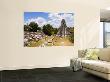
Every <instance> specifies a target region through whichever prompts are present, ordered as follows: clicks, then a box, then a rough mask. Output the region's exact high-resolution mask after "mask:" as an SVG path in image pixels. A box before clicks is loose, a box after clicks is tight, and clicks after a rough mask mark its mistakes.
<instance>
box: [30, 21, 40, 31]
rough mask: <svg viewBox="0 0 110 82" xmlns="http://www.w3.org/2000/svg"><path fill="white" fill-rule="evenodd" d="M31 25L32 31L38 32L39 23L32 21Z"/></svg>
mask: <svg viewBox="0 0 110 82" xmlns="http://www.w3.org/2000/svg"><path fill="white" fill-rule="evenodd" d="M29 26H30V27H31V28H30V31H31V32H37V30H39V27H38V24H37V23H35V22H30V24H29Z"/></svg>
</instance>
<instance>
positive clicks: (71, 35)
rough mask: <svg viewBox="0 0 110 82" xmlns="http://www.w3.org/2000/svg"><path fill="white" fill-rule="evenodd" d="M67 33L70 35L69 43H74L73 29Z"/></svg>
mask: <svg viewBox="0 0 110 82" xmlns="http://www.w3.org/2000/svg"><path fill="white" fill-rule="evenodd" d="M69 32H70V33H71V34H70V41H71V42H72V43H74V27H72V28H69Z"/></svg>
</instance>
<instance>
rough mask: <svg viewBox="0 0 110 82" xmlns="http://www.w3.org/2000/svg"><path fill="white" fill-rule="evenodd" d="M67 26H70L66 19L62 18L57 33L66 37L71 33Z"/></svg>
mask: <svg viewBox="0 0 110 82" xmlns="http://www.w3.org/2000/svg"><path fill="white" fill-rule="evenodd" d="M67 28H68V27H67V25H66V21H65V19H62V21H61V26H60V27H59V29H58V33H57V35H58V36H60V37H65V36H67V35H69V34H70V33H69V31H68V30H67Z"/></svg>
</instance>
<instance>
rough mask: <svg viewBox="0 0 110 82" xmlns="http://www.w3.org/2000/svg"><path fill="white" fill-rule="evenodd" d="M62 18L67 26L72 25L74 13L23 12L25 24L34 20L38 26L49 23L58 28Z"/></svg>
mask: <svg viewBox="0 0 110 82" xmlns="http://www.w3.org/2000/svg"><path fill="white" fill-rule="evenodd" d="M62 19H65V21H66V24H67V26H68V27H73V26H74V13H48V12H24V23H25V24H29V23H30V22H36V23H37V24H38V25H39V26H40V27H42V26H43V25H45V24H51V25H52V26H53V27H57V28H58V27H59V26H60V23H61V20H62Z"/></svg>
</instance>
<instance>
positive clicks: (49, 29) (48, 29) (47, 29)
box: [42, 24, 54, 36]
mask: <svg viewBox="0 0 110 82" xmlns="http://www.w3.org/2000/svg"><path fill="white" fill-rule="evenodd" d="M42 30H43V32H44V33H45V34H46V35H48V36H51V35H53V34H54V30H53V27H52V26H51V25H50V24H47V25H44V26H43V29H42Z"/></svg>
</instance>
